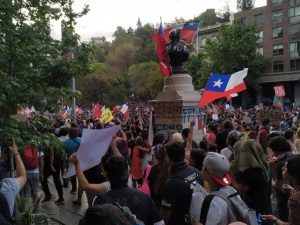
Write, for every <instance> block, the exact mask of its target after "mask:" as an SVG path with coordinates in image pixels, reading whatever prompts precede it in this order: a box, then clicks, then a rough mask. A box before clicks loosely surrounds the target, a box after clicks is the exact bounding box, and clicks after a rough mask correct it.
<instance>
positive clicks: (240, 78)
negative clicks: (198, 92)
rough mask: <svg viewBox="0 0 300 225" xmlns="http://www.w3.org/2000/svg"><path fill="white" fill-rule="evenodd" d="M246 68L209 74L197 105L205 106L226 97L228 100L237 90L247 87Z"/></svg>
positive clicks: (235, 94)
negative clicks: (232, 71)
mask: <svg viewBox="0 0 300 225" xmlns="http://www.w3.org/2000/svg"><path fill="white" fill-rule="evenodd" d="M247 73H248V69H243V70H241V71H239V72H236V73H233V74H211V76H210V79H209V81H208V82H207V84H206V87H205V90H204V92H203V94H202V96H201V99H200V101H199V103H198V107H203V106H206V105H207V104H209V103H211V102H213V101H214V100H216V99H219V98H223V97H226V98H227V100H230V99H231V98H232V97H235V96H237V93H238V92H241V91H244V90H246V89H247V87H246V84H245V82H244V78H245V77H246V76H247Z"/></svg>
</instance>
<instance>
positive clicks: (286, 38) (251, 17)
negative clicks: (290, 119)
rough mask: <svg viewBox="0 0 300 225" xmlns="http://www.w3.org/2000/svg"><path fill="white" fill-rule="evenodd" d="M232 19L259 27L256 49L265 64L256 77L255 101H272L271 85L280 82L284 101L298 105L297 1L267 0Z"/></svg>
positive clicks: (299, 27)
mask: <svg viewBox="0 0 300 225" xmlns="http://www.w3.org/2000/svg"><path fill="white" fill-rule="evenodd" d="M234 19H235V20H237V21H239V22H240V23H241V24H243V25H248V24H250V23H255V24H256V25H257V27H258V29H259V37H260V38H259V41H258V43H257V44H258V46H257V51H258V52H260V53H262V54H263V55H264V57H265V58H266V60H267V62H268V63H267V66H266V68H265V70H264V72H263V73H262V74H260V76H258V78H257V79H256V81H255V82H256V83H257V85H258V87H259V91H258V94H257V99H258V102H263V103H264V104H272V100H273V97H274V89H273V87H274V86H277V85H283V86H284V87H285V91H286V96H285V98H284V103H285V104H290V105H291V104H293V103H294V104H295V105H298V106H299V105H300V0H267V5H266V6H263V7H259V8H254V9H252V10H246V11H242V12H238V13H236V14H235V15H234Z"/></svg>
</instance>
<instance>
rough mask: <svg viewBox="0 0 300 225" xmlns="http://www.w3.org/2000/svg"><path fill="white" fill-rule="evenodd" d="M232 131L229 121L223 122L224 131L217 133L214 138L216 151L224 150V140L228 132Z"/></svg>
mask: <svg viewBox="0 0 300 225" xmlns="http://www.w3.org/2000/svg"><path fill="white" fill-rule="evenodd" d="M232 130H233V125H232V123H231V122H230V121H225V122H224V129H223V130H221V131H219V132H218V134H217V138H216V144H217V145H218V151H221V150H222V149H223V148H226V146H227V144H226V140H227V137H228V134H229V132H230V131H232Z"/></svg>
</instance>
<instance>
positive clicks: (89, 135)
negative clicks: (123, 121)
mask: <svg viewBox="0 0 300 225" xmlns="http://www.w3.org/2000/svg"><path fill="white" fill-rule="evenodd" d="M119 129H120V126H113V127H110V128H105V129H100V130H92V129H83V133H82V139H81V144H80V146H79V149H78V151H77V153H76V155H77V158H78V160H79V162H80V168H81V170H82V171H85V170H88V169H90V168H92V167H94V166H96V165H98V164H99V163H100V162H101V159H102V157H103V156H104V155H105V153H106V152H107V150H108V148H109V146H110V143H111V140H112V137H113V136H114V135H116V133H117V132H118V131H119ZM75 174H76V172H75V167H74V165H73V163H70V167H69V169H68V172H67V177H71V176H73V175H75Z"/></svg>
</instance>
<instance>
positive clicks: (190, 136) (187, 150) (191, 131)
mask: <svg viewBox="0 0 300 225" xmlns="http://www.w3.org/2000/svg"><path fill="white" fill-rule="evenodd" d="M194 126H195V119H192V120H191V122H190V129H189V134H188V139H187V143H186V148H185V159H186V160H189V158H190V155H191V151H192V147H193V137H194Z"/></svg>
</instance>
